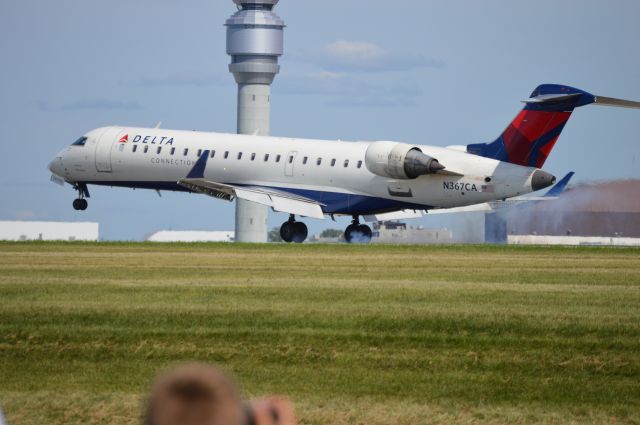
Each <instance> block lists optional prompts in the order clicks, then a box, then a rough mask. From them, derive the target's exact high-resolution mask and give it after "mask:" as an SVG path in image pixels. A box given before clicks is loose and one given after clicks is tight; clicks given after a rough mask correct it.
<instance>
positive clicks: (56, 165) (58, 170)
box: [47, 154, 63, 176]
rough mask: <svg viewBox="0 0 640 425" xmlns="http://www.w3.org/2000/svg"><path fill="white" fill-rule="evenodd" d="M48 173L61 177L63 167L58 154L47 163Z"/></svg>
mask: <svg viewBox="0 0 640 425" xmlns="http://www.w3.org/2000/svg"><path fill="white" fill-rule="evenodd" d="M47 168H49V171H51V172H52V173H53V174H57V175H59V176H62V173H63V166H62V155H60V154H58V155H56V157H55V158H54V159H53V160H52V161H51V162H50V163H49V165H48V167H47Z"/></svg>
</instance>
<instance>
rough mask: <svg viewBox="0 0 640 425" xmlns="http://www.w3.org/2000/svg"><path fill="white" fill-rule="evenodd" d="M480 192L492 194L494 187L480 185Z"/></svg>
mask: <svg viewBox="0 0 640 425" xmlns="http://www.w3.org/2000/svg"><path fill="white" fill-rule="evenodd" d="M480 191H481V192H487V193H493V192H494V186H493V185H491V184H487V185H482V186H480Z"/></svg>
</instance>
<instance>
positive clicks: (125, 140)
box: [118, 134, 129, 143]
mask: <svg viewBox="0 0 640 425" xmlns="http://www.w3.org/2000/svg"><path fill="white" fill-rule="evenodd" d="M128 141H129V135H128V134H125V135H124V136H122V137H121V138H120V140H118V143H127V142H128Z"/></svg>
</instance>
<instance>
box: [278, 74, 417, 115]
mask: <svg viewBox="0 0 640 425" xmlns="http://www.w3.org/2000/svg"><path fill="white" fill-rule="evenodd" d="M274 91H276V92H280V93H282V94H288V95H302V96H325V97H328V98H329V104H331V105H335V106H376V107H389V106H414V105H415V104H416V100H417V99H418V98H419V97H420V96H421V95H422V92H421V90H420V89H418V88H416V86H415V85H414V84H406V83H396V82H392V83H391V84H390V83H389V82H388V81H386V80H385V81H379V80H376V79H371V80H365V79H362V78H356V77H354V76H351V75H349V74H343V73H334V72H325V71H323V72H318V73H311V74H303V75H289V74H284V75H282V76H281V77H280V79H279V80H278V82H277V85H276V87H275V88H274Z"/></svg>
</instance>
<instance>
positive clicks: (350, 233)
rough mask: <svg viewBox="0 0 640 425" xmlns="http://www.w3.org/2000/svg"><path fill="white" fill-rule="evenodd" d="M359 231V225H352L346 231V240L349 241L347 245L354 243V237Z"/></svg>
mask: <svg viewBox="0 0 640 425" xmlns="http://www.w3.org/2000/svg"><path fill="white" fill-rule="evenodd" d="M357 229H358V225H357V224H350V225H348V226H347V228H346V229H345V230H344V240H345V241H347V243H351V242H353V236H354V235H353V234H354V233H355V231H356V230H357Z"/></svg>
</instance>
